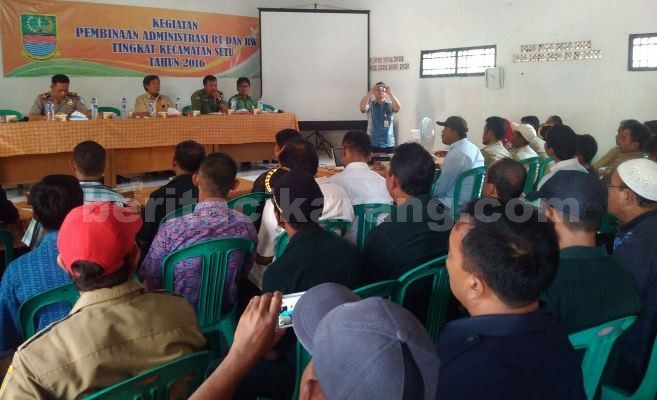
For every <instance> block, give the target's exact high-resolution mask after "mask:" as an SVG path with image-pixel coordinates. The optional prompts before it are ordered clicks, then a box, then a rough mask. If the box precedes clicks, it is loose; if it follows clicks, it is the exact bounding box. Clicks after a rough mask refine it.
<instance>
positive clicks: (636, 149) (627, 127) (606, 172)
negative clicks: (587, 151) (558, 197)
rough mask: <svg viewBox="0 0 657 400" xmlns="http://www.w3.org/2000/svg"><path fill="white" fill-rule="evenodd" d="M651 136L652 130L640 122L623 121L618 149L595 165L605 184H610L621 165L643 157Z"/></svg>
mask: <svg viewBox="0 0 657 400" xmlns="http://www.w3.org/2000/svg"><path fill="white" fill-rule="evenodd" d="M650 135H651V133H650V129H648V127H647V126H645V125H644V124H642V123H640V122H639V121H636V120H625V121H621V124H620V126H619V127H618V134H617V135H616V147H614V148H612V149H611V150H609V152H608V153H607V154H605V155H604V157H602V158H601V159H600V160H598V161H597V162H596V163H594V164H593V170H594V171H596V172H598V174H600V177H601V178H602V180H603V181H604V182H605V183H610V182H611V175H613V173H614V171H616V168H618V166H619V165H621V164H622V163H624V162H625V161H628V160H633V159H635V158H641V157H643V151H642V148H643V145H644V144H645V143H646V142H647V141H648V139H649V138H650Z"/></svg>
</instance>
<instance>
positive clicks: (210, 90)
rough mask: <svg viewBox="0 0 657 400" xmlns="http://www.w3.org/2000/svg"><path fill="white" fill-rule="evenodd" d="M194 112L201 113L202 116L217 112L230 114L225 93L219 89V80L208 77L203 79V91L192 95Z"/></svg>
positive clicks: (200, 90)
mask: <svg viewBox="0 0 657 400" xmlns="http://www.w3.org/2000/svg"><path fill="white" fill-rule="evenodd" d="M192 110H194V111H200V112H201V114H210V113H216V112H220V111H221V112H222V113H224V114H227V113H228V107H226V105H225V104H224V93H223V92H222V91H220V90H218V89H217V78H216V77H214V76H212V75H207V76H206V77H205V78H203V89H199V90H197V91H195V92H194V93H192Z"/></svg>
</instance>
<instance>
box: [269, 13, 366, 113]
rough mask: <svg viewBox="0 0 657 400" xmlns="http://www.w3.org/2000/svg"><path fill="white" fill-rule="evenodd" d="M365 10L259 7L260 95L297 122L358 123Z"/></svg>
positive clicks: (363, 88)
mask: <svg viewBox="0 0 657 400" xmlns="http://www.w3.org/2000/svg"><path fill="white" fill-rule="evenodd" d="M368 33H369V11H359V10H353V11H352V10H339V11H332V10H331V11H327V10H295V9H268V8H261V9H260V51H261V68H262V98H263V100H264V102H265V103H268V104H272V105H274V106H275V107H276V108H278V109H282V110H285V111H289V112H294V113H296V115H297V119H298V120H299V121H357V120H359V121H362V120H364V119H367V118H365V116H364V114H362V113H361V112H360V110H359V109H358V104H359V102H360V100H361V99H362V98H363V96H364V95H365V93H366V92H367V90H368V87H369V66H368V60H369V37H368V36H369V35H368Z"/></svg>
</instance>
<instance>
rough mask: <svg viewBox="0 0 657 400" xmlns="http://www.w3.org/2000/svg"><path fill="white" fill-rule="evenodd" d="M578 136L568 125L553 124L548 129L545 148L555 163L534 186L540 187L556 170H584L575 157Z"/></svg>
mask: <svg viewBox="0 0 657 400" xmlns="http://www.w3.org/2000/svg"><path fill="white" fill-rule="evenodd" d="M578 142H579V137H578V135H577V134H576V133H575V131H573V130H572V129H571V128H570V127H569V126H568V125H555V126H554V127H553V128H552V129H550V134H549V135H548V138H547V141H546V142H545V150H547V154H548V156H550V157H552V159H554V161H556V164H554V165H553V166H552V167H551V168H550V172H548V173H547V174H545V175H543V178H541V180H540V181H539V182H538V185H537V186H536V188H537V189H540V188H541V187H542V186H543V185H544V184H545V182H547V181H548V180H549V179H550V178H551V177H552V176H553V175H554V174H555V173H556V172H557V171H561V170H566V171H571V170H572V171H580V172H585V173H587V171H586V168H584V167H583V166H582V165H581V164H580V163H579V160H578V159H577V144H578Z"/></svg>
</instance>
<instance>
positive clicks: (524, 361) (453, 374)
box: [437, 200, 585, 400]
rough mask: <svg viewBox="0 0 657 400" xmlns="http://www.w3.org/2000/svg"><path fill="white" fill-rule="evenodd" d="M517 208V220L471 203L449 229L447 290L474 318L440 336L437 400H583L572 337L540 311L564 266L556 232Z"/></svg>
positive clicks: (526, 209)
mask: <svg viewBox="0 0 657 400" xmlns="http://www.w3.org/2000/svg"><path fill="white" fill-rule="evenodd" d="M480 201H483V200H480ZM517 204H518V207H517V208H520V209H515V210H514V212H515V216H516V218H514V216H513V213H512V214H511V215H509V214H508V212H505V207H491V206H485V207H483V208H482V207H478V206H477V205H476V204H475V203H471V204H470V205H468V207H467V208H466V209H465V210H463V212H462V214H461V218H460V219H459V220H458V222H456V224H455V226H454V229H452V232H451V235H450V240H449V257H448V258H447V271H448V273H449V283H450V287H451V289H452V293H453V294H454V296H456V298H457V299H458V300H459V301H460V302H461V304H463V306H464V307H465V308H466V309H467V310H468V312H469V314H470V317H469V318H463V319H460V320H456V321H452V322H449V323H448V324H447V325H446V326H445V329H444V330H443V332H442V334H441V335H440V338H439V340H438V355H439V357H440V379H439V381H438V396H437V398H445V399H448V398H459V399H475V400H476V399H489V398H491V396H492V397H495V398H500V399H531V398H545V399H583V398H584V397H585V394H584V386H583V383H582V372H581V368H580V365H579V360H578V359H577V356H576V353H575V351H574V350H573V348H572V346H571V345H570V342H569V341H568V337H567V336H566V334H565V333H564V332H563V331H562V330H561V328H560V327H559V326H558V324H557V323H556V322H555V321H554V320H553V319H552V318H550V317H548V316H547V315H545V314H544V313H543V312H542V311H541V310H539V304H538V300H539V296H540V294H541V293H543V292H544V291H545V290H546V289H547V288H548V287H549V285H550V284H551V282H552V280H553V278H554V275H555V272H556V270H557V263H558V262H559V247H558V242H557V235H556V232H555V231H554V228H553V227H552V226H551V225H550V224H549V223H547V222H540V220H539V215H538V212H536V211H535V210H532V209H531V206H529V205H523V204H521V203H520V202H518V203H517ZM506 208H507V209H508V207H506ZM475 210H477V211H475ZM518 215H521V216H523V218H522V219H519V218H517V216H518ZM520 221H524V222H520Z"/></svg>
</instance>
